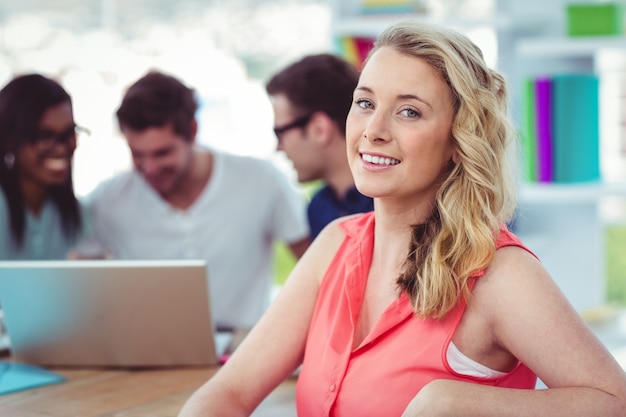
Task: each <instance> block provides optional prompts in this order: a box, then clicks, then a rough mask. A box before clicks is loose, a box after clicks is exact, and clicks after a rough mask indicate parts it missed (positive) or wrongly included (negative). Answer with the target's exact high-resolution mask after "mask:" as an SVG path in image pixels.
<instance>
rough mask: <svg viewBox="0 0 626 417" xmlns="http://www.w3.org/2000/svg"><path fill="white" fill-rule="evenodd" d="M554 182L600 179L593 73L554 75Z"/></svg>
mask: <svg viewBox="0 0 626 417" xmlns="http://www.w3.org/2000/svg"><path fill="white" fill-rule="evenodd" d="M552 84H553V88H552V98H553V139H554V182H558V183H571V182H589V181H597V180H599V179H600V133H599V131H600V129H599V99H598V87H599V82H598V77H597V76H595V75H593V74H571V75H556V76H554V77H553V78H552Z"/></svg>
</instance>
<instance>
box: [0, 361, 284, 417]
mask: <svg viewBox="0 0 626 417" xmlns="http://www.w3.org/2000/svg"><path fill="white" fill-rule="evenodd" d="M53 370H54V371H55V372H58V373H60V374H62V375H64V376H66V377H67V379H68V380H67V381H66V382H62V383H59V384H54V385H47V386H44V387H40V388H35V389H29V390H25V391H20V392H16V393H13V394H6V395H0V416H3V417H4V416H6V417H9V416H10V417H40V416H46V417H104V416H107V417H139V416H150V417H166V416H176V414H177V413H178V412H179V411H180V409H181V407H182V406H183V403H184V402H185V401H186V400H187V398H189V396H190V395H191V394H192V392H193V391H195V390H196V389H197V388H198V387H199V386H200V385H202V383H204V381H206V380H207V379H208V378H210V377H211V376H212V375H213V374H214V373H215V372H216V371H217V368H187V369H166V370H144V371H126V370H91V369H69V370H68V369H53ZM295 386H296V383H295V379H289V380H287V381H285V382H283V383H282V384H281V385H280V386H279V387H278V388H277V389H276V390H274V392H273V393H272V394H271V395H270V396H269V397H268V398H267V399H266V400H265V401H264V402H263V403H262V404H261V405H260V406H259V408H258V409H257V410H256V411H255V412H254V414H253V416H255V417H295V416H296V408H295Z"/></svg>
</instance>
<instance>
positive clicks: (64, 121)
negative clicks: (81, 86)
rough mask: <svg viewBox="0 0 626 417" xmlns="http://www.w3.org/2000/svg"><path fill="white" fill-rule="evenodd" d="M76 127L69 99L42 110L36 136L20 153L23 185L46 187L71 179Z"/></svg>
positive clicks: (18, 158) (20, 173) (19, 160)
mask: <svg viewBox="0 0 626 417" xmlns="http://www.w3.org/2000/svg"><path fill="white" fill-rule="evenodd" d="M74 128H75V124H74V116H73V113H72V105H71V103H70V102H67V101H66V102H63V103H61V104H57V105H55V106H52V107H50V108H48V109H47V110H46V111H45V112H44V113H43V115H42V117H41V119H40V121H39V125H38V126H37V132H38V133H37V137H35V138H30V140H29V141H27V142H26V143H25V144H24V145H23V146H22V147H21V148H20V150H19V152H18V154H17V160H18V163H19V167H20V171H19V175H20V180H21V182H22V184H31V185H32V186H35V187H37V188H47V187H50V186H56V185H61V184H63V183H64V182H66V181H67V180H68V179H69V177H70V174H71V170H72V156H73V155H74V150H75V149H76V135H75V130H74ZM39 137H41V140H40V138H39ZM46 142H50V143H48V144H47V143H46Z"/></svg>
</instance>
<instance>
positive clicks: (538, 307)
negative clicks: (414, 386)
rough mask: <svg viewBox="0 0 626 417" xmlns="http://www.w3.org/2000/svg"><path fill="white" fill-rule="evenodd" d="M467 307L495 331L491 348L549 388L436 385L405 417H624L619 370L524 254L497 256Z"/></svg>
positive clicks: (625, 385) (625, 398)
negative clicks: (510, 357)
mask: <svg viewBox="0 0 626 417" xmlns="http://www.w3.org/2000/svg"><path fill="white" fill-rule="evenodd" d="M471 303H472V304H471V307H472V310H473V314H479V315H480V316H481V317H482V318H484V320H485V321H486V322H487V323H488V328H490V329H492V331H491V335H489V336H488V337H491V338H492V340H493V344H494V346H497V347H499V348H501V349H502V350H504V351H508V352H510V353H511V354H512V355H513V356H515V357H516V358H517V359H519V360H520V361H522V362H523V363H524V364H526V365H527V366H528V367H529V368H530V369H532V370H533V371H534V372H535V373H536V374H537V376H538V377H539V378H540V379H541V380H542V381H543V382H544V383H545V384H546V386H547V387H548V389H544V390H515V389H508V388H494V387H490V386H483V385H478V384H471V383H464V382H457V381H446V380H438V381H433V382H432V383H431V384H429V385H427V386H426V387H425V388H424V389H423V390H422V391H421V392H420V393H419V394H418V395H417V396H416V398H415V399H414V400H413V401H412V403H411V404H410V405H409V407H408V408H407V409H406V411H405V414H404V415H405V416H419V417H423V416H463V417H472V416H481V417H486V416H494V417H495V416H497V417H503V416H511V417H526V416H528V417H540V416H549V417H560V416H563V417H565V416H567V417H576V416H579V417H583V416H588V417H592V416H593V417H598V416H602V417H623V416H626V375H625V373H624V371H623V370H622V369H621V367H620V366H619V364H618V363H617V362H616V361H615V359H614V358H613V357H612V356H611V354H610V353H609V352H608V350H607V349H606V348H605V347H604V346H603V345H602V344H601V343H600V342H599V340H598V339H597V338H596V337H595V335H594V334H593V333H592V332H591V331H590V330H589V328H588V327H587V325H586V324H585V323H584V322H583V320H582V319H581V318H580V316H579V314H578V313H577V312H576V311H575V310H574V309H573V308H572V306H571V305H570V303H569V302H568V301H567V299H566V298H565V296H564V295H563V294H562V292H561V291H560V289H559V288H558V287H557V285H556V284H555V283H554V281H553V280H552V279H551V277H550V276H549V274H548V273H547V272H546V270H545V269H544V268H543V266H542V265H541V264H540V263H539V261H537V260H536V259H535V258H534V257H533V256H532V255H530V254H529V253H528V252H526V251H524V250H523V249H520V248H518V247H507V248H502V249H500V250H498V251H497V252H496V257H495V259H494V262H493V264H492V266H490V268H489V269H488V270H487V272H486V274H485V275H484V276H483V277H481V278H480V279H479V280H478V281H477V284H476V287H475V289H474V292H473V295H472V299H471ZM476 338H477V339H479V338H485V335H479V334H477V335H476Z"/></svg>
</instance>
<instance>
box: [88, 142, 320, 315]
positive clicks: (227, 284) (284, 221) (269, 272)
mask: <svg viewBox="0 0 626 417" xmlns="http://www.w3.org/2000/svg"><path fill="white" fill-rule="evenodd" d="M212 152H213V154H214V159H213V161H214V165H213V171H212V175H211V178H210V180H209V183H208V185H207V187H206V188H205V189H204V191H203V192H202V193H201V195H200V196H199V197H198V199H197V200H196V201H195V202H194V204H193V205H192V206H191V207H190V208H188V209H187V210H180V209H175V208H173V207H171V206H170V205H169V204H168V203H167V202H165V201H164V200H163V199H162V198H161V197H160V196H159V195H158V194H157V193H156V192H155V191H154V189H153V188H151V187H150V186H149V185H148V184H147V183H146V182H145V180H144V179H143V177H142V176H141V174H139V173H138V172H137V171H135V170H132V171H129V172H126V173H123V174H120V175H118V176H116V177H114V178H112V179H110V180H108V181H106V182H104V183H102V184H100V185H99V186H98V187H97V188H96V189H95V190H94V191H93V192H92V193H91V194H90V195H89V196H88V197H87V198H86V199H85V205H86V208H87V210H88V212H89V214H90V216H91V221H92V224H93V227H94V234H95V238H96V239H97V241H98V243H99V244H100V245H102V246H103V247H104V248H107V249H108V250H110V251H111V252H112V253H113V256H114V257H115V258H119V259H203V260H205V261H206V262H207V274H208V284H209V294H210V297H211V311H212V315H213V319H214V321H215V323H216V324H217V325H220V326H233V327H250V326H252V325H253V324H254V323H255V322H256V321H257V320H258V319H259V317H260V316H261V315H262V313H263V312H264V311H265V309H266V308H267V306H268V304H269V301H270V292H271V284H272V280H273V262H272V261H273V242H274V241H275V240H282V241H285V242H287V243H292V242H297V241H298V240H300V239H303V238H305V237H307V236H308V235H309V230H308V225H307V220H306V199H305V198H304V195H303V194H302V193H301V192H300V191H299V189H298V188H297V187H296V184H295V183H290V182H289V180H288V178H287V176H286V175H285V174H284V173H281V172H280V171H279V170H278V169H277V168H276V167H274V166H273V165H272V164H271V163H270V162H269V161H264V160H261V159H257V158H252V157H243V156H237V155H231V154H227V153H222V152H216V151H212Z"/></svg>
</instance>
